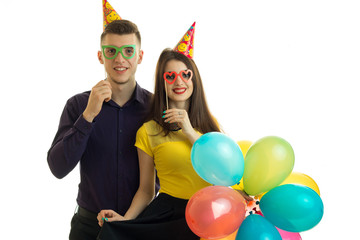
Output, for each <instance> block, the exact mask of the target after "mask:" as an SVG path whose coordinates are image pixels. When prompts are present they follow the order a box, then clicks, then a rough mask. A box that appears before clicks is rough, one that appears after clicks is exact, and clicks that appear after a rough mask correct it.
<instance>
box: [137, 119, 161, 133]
mask: <svg viewBox="0 0 360 240" xmlns="http://www.w3.org/2000/svg"><path fill="white" fill-rule="evenodd" d="M141 128H143V130H145V131H146V133H147V134H148V135H156V134H159V132H161V131H162V127H161V126H160V125H159V124H158V123H157V122H156V121H154V120H150V121H147V122H145V123H144V124H143V125H142V126H141ZM141 128H140V129H141Z"/></svg>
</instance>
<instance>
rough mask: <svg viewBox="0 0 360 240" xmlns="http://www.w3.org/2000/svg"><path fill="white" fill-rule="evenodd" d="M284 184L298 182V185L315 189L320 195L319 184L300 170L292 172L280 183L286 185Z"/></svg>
mask: <svg viewBox="0 0 360 240" xmlns="http://www.w3.org/2000/svg"><path fill="white" fill-rule="evenodd" d="M284 184H298V185H303V186H307V187H309V188H311V189H312V190H314V191H315V192H317V194H319V196H320V189H319V187H318V185H317V184H316V182H315V181H314V179H312V178H311V177H309V176H308V175H306V174H303V173H299V172H292V173H291V174H290V175H289V176H288V177H287V178H286V179H285V181H283V182H282V183H281V184H280V185H284Z"/></svg>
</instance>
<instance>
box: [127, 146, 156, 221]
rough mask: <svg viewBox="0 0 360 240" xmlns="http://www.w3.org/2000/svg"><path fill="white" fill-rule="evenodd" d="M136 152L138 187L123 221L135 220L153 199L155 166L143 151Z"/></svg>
mask: <svg viewBox="0 0 360 240" xmlns="http://www.w3.org/2000/svg"><path fill="white" fill-rule="evenodd" d="M137 150H138V156H139V168H140V185H139V189H138V190H137V192H136V194H135V196H134V198H133V200H132V202H131V205H130V208H129V209H128V211H127V212H126V214H125V215H124V217H125V219H134V218H136V217H137V216H138V215H139V214H140V213H141V212H142V211H143V210H144V209H145V208H146V207H147V205H149V203H150V202H151V201H152V200H153V199H154V197H155V177H156V174H155V166H154V160H153V158H152V157H150V156H149V155H148V154H146V153H145V152H144V151H143V150H141V149H139V148H138V149H137Z"/></svg>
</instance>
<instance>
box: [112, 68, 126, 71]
mask: <svg viewBox="0 0 360 240" xmlns="http://www.w3.org/2000/svg"><path fill="white" fill-rule="evenodd" d="M115 70H116V71H124V70H126V68H115Z"/></svg>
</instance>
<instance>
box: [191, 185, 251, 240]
mask: <svg viewBox="0 0 360 240" xmlns="http://www.w3.org/2000/svg"><path fill="white" fill-rule="evenodd" d="M245 207H246V203H245V199H244V198H243V197H242V196H241V194H240V193H238V192H237V191H236V190H234V189H232V188H229V187H224V186H209V187H206V188H203V189H201V190H199V191H197V192H196V193H195V194H194V195H193V196H192V197H191V198H190V200H189V202H188V204H187V206H186V210H185V217H186V222H187V224H188V226H189V228H190V229H191V231H193V232H194V233H195V234H196V235H198V236H199V237H202V238H206V239H219V238H223V237H226V236H228V235H230V234H231V233H233V232H234V231H236V230H237V229H238V228H239V226H240V224H241V223H242V221H243V220H244V218H245Z"/></svg>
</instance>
